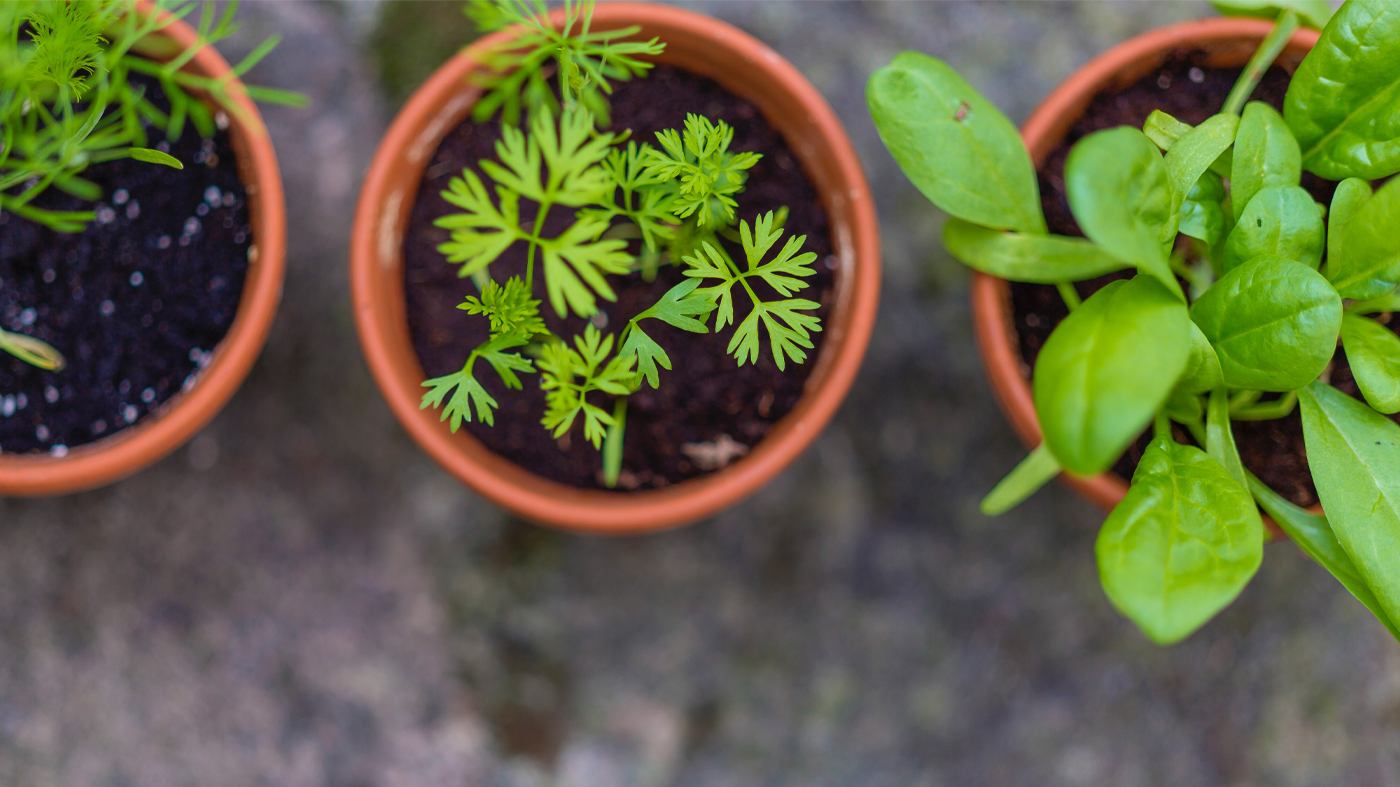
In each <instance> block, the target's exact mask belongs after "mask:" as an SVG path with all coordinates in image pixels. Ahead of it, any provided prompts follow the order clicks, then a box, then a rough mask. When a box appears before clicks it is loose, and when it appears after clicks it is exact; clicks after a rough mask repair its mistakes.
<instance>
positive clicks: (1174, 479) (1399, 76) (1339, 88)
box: [867, 0, 1400, 644]
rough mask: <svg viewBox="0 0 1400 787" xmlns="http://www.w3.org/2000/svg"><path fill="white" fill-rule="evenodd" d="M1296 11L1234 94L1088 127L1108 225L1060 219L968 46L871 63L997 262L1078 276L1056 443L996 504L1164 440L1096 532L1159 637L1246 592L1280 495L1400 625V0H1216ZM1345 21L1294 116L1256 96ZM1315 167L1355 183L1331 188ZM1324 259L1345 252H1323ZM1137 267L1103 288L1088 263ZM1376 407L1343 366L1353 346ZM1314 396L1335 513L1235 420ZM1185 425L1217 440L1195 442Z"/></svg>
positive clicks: (1278, 26) (1309, 415)
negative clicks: (1270, 466)
mask: <svg viewBox="0 0 1400 787" xmlns="http://www.w3.org/2000/svg"><path fill="white" fill-rule="evenodd" d="M1216 5H1217V7H1219V8H1221V9H1222V10H1223V11H1225V12H1227V13H1244V14H1248V15H1255V16H1267V17H1269V18H1273V19H1275V20H1276V22H1275V26H1274V29H1273V31H1272V33H1270V35H1269V36H1268V37H1267V39H1266V40H1265V41H1264V42H1263V44H1262V45H1261V47H1260V48H1259V50H1258V52H1257V53H1256V54H1255V56H1254V58H1253V59H1252V60H1251V62H1250V63H1249V65H1248V66H1247V67H1246V68H1245V70H1244V72H1243V74H1242V75H1241V77H1240V80H1239V83H1238V84H1237V85H1236V86H1235V89H1234V90H1233V91H1232V93H1231V94H1230V97H1229V98H1228V99H1227V102H1226V104H1225V106H1224V108H1223V110H1222V111H1221V113H1220V114H1218V115H1215V116H1214V117H1211V118H1210V119H1208V120H1207V121H1205V122H1204V123H1201V124H1200V125H1198V126H1195V127H1191V126H1189V125H1186V124H1184V123H1181V122H1179V121H1178V120H1176V119H1175V118H1172V117H1170V116H1168V115H1165V114H1164V113H1161V112H1156V113H1154V114H1153V115H1152V116H1151V118H1149V119H1148V121H1147V123H1146V125H1145V127H1144V128H1143V129H1141V130H1139V129H1136V128H1128V127H1122V128H1116V129H1111V130H1107V131H1101V132H1098V133H1095V134H1092V135H1090V136H1087V137H1085V138H1084V139H1083V140H1081V141H1080V142H1079V143H1078V144H1077V145H1076V146H1075V147H1074V149H1073V150H1072V151H1071V153H1070V156H1069V159H1068V161H1067V164H1066V167H1065V187H1066V191H1067V193H1068V197H1069V202H1070V207H1071V209H1072V211H1073V213H1074V216H1075V218H1076V219H1077V220H1078V222H1079V224H1080V226H1081V227H1082V228H1083V230H1084V233H1085V235H1086V236H1087V238H1068V237H1057V236H1053V235H1049V234H1047V230H1046V225H1045V221H1044V217H1043V215H1042V213H1041V209H1040V197H1039V193H1038V188H1037V181H1036V174H1035V169H1034V167H1033V165H1032V162H1031V159H1030V156H1029V155H1028V154H1027V152H1026V150H1025V148H1024V147H1023V145H1022V143H1021V140H1020V137H1019V136H1018V134H1017V132H1016V129H1015V127H1014V126H1012V124H1011V123H1010V122H1009V121H1008V120H1007V119H1006V118H1005V117H1004V116H1003V115H1002V114H1001V113H1000V112H998V111H997V110H996V108H995V107H993V106H992V105H991V104H990V103H988V102H987V101H986V100H985V99H983V98H982V97H981V96H980V95H978V94H977V92H976V91H975V90H974V89H973V88H972V87H971V86H970V85H968V84H967V83H966V82H965V81H963V80H962V79H961V78H960V77H958V75H957V74H955V73H954V72H953V71H952V70H951V69H950V68H949V67H948V66H947V65H945V64H944V63H942V62H940V61H938V60H936V59H934V58H931V57H927V56H925V55H922V54H918V53H913V52H906V53H904V54H901V55H899V56H898V57H897V58H895V60H894V62H893V64H892V65H891V66H889V67H887V68H884V69H881V70H880V71H878V72H877V73H876V74H875V75H874V76H873V77H872V78H871V80H870V83H869V86H868V89H867V99H868V103H869V107H870V111H871V114H872V115H873V117H874V119H875V122H876V125H877V126H878V127H879V130H880V134H881V136H882V138H883V139H884V142H885V144H886V146H887V147H888V148H889V150H890V152H891V153H892V154H893V155H894V157H895V160H896V161H897V162H898V163H899V164H900V166H901V167H902V168H903V170H904V172H905V174H906V175H908V177H909V178H910V180H911V181H913V183H914V185H915V186H917V187H918V188H919V189H920V190H921V191H922V192H923V193H924V194H925V195H926V196H927V197H928V198H929V199H930V200H932V201H933V202H934V204H936V205H937V206H938V207H939V208H941V209H942V210H944V211H946V212H947V213H948V214H949V215H950V218H949V219H948V222H947V225H946V227H945V230H944V241H945V244H946V246H947V248H948V250H949V251H950V252H951V253H952V254H953V255H954V256H955V257H957V258H958V259H960V260H962V261H963V262H965V263H966V264H967V265H969V266H971V267H972V268H975V269H977V270H980V271H983V272H986V273H989V274H992V275H995V276H1000V277H1002V278H1006V279H1011V280H1015V281H1022V282H1034V283H1042V284H1053V285H1057V286H1058V287H1059V289H1060V291H1061V293H1063V296H1064V300H1065V302H1066V305H1067V306H1068V307H1069V309H1070V310H1071V311H1070V314H1069V316H1068V317H1067V318H1066V319H1064V320H1063V321H1062V322H1061V323H1060V324H1059V326H1058V327H1056V328H1055V330H1054V333H1053V334H1052V335H1051V336H1050V338H1049V339H1048V340H1047V341H1046V343H1045V345H1044V347H1043V349H1042V350H1041V352H1040V355H1039V357H1038V358H1037V360H1036V365H1035V373H1034V379H1033V398H1034V402H1035V409H1036V415H1037V416H1038V418H1039V421H1040V425H1041V428H1042V430H1043V432H1044V436H1045V437H1044V441H1043V442H1042V444H1041V445H1040V446H1039V447H1037V448H1036V449H1035V450H1034V451H1033V452H1031V454H1030V456H1029V457H1028V458H1027V459H1026V460H1025V461H1024V462H1022V463H1021V465H1020V466H1018V467H1017V468H1016V469H1015V470H1013V471H1012V473H1011V474H1010V475H1009V476H1007V478H1006V479H1005V480H1004V481H1002V482H1001V483H1000V484H999V485H998V486H997V487H996V488H995V489H993V490H992V492H991V493H990V494H989V495H988V496H987V498H986V499H985V500H984V501H983V504H982V507H983V510H984V511H985V512H987V513H989V514H995V513H1000V512H1002V511H1005V510H1007V509H1009V508H1011V507H1012V506H1014V505H1015V504H1017V503H1018V502H1020V501H1021V500H1022V499H1024V498H1025V497H1027V496H1029V495H1030V494H1032V493H1033V492H1034V491H1035V490H1036V489H1038V488H1039V487H1040V486H1042V485H1043V484H1044V483H1045V482H1047V481H1048V480H1049V479H1050V478H1052V477H1054V476H1055V475H1057V474H1058V473H1060V472H1061V471H1066V472H1069V473H1073V474H1076V475H1081V476H1089V475H1095V474H1098V473H1101V472H1104V471H1105V470H1107V469H1108V468H1109V467H1111V466H1112V464H1113V463H1114V461H1115V460H1116V459H1117V458H1118V457H1119V456H1120V455H1121V454H1122V453H1123V451H1124V449H1126V448H1127V447H1128V445H1129V444H1131V443H1132V442H1133V441H1135V440H1136V439H1137V438H1138V436H1139V435H1140V434H1141V433H1142V432H1143V431H1144V429H1145V428H1148V427H1149V426H1150V428H1151V430H1152V435H1153V437H1152V441H1151V444H1150V446H1149V447H1148V448H1147V450H1146V452H1145V454H1144V455H1143V457H1142V460H1141V461H1140V462H1139V464H1138V468H1137V472H1136V473H1135V474H1134V476H1133V478H1132V485H1131V488H1130V490H1129V492H1128V494H1127V496H1126V497H1125V498H1124V499H1123V501H1122V502H1121V503H1120V504H1119V505H1118V506H1117V507H1116V508H1115V509H1114V510H1113V512H1112V513H1111V514H1110V515H1109V517H1108V519H1107V521H1106V522H1105V523H1104V526H1103V529H1102V531H1101V532H1100V535H1099V539H1098V544H1097V549H1096V551H1097V556H1098V565H1099V574H1100V578H1101V580H1102V582H1103V586H1104V590H1105V591H1106V593H1107V595H1108V597H1109V600H1110V601H1112V602H1113V604H1114V605H1115V606H1116V607H1117V608H1118V609H1119V610H1120V611H1122V612H1123V613H1124V614H1126V615H1127V616H1128V617H1130V618H1132V619H1133V620H1134V621H1135V622H1136V623H1137V624H1138V625H1139V626H1140V627H1141V628H1142V630H1143V631H1144V632H1146V633H1147V635H1148V636H1149V637H1151V638H1152V639H1154V640H1155V641H1157V642H1159V643H1164V644H1165V643H1171V642H1175V641H1178V640H1180V639H1182V638H1184V637H1186V636H1188V635H1189V634H1190V633H1192V632H1193V631H1194V630H1196V629H1197V628H1198V627H1200V626H1201V625H1203V624H1204V623H1205V622H1206V621H1207V620H1209V619H1210V618H1211V617H1212V616H1213V615H1214V614H1215V613H1216V612H1218V611H1219V610H1220V609H1221V608H1223V607H1224V606H1226V605H1227V604H1229V603H1230V601H1232V600H1233V599H1234V598H1235V596H1237V595H1238V594H1239V592H1240V591H1241V590H1242V589H1243V587H1244V586H1245V584H1246V583H1247V582H1248V581H1249V579H1250V578H1251V577H1252V576H1253V575H1254V573H1255V571H1256V570H1257V568H1258V566H1259V563H1260V560H1261V558H1262V550H1263V543H1264V533H1265V531H1264V528H1263V525H1262V522H1261V516H1260V509H1263V511H1264V512H1266V513H1268V514H1269V515H1270V516H1272V517H1273V518H1274V519H1275V520H1276V521H1277V522H1278V524H1279V526H1280V527H1281V528H1282V529H1283V530H1284V532H1286V533H1287V534H1288V535H1289V536H1290V537H1291V538H1292V539H1293V540H1294V541H1295V542H1297V543H1298V544H1299V545H1300V546H1301V547H1302V548H1303V549H1304V550H1305V551H1306V552H1307V553H1308V554H1310V555H1312V556H1313V557H1314V558H1316V559H1317V561H1318V562H1319V563H1321V564H1322V565H1323V566H1324V567H1325V568H1327V570H1329V571H1330V572H1332V574H1333V575H1334V576H1336V577H1337V578H1338V579H1339V580H1340V581H1341V582H1342V583H1343V584H1344V585H1345V586H1346V587H1347V589H1348V590H1350V591H1351V592H1352V593H1353V594H1354V595H1355V596H1356V597H1357V598H1358V599H1359V600H1361V602H1362V603H1364V604H1365V605H1366V606H1367V607H1368V608H1369V609H1370V610H1371V611H1372V612H1373V613H1374V614H1375V615H1376V617H1377V618H1378V619H1379V620H1380V621H1381V622H1382V623H1383V624H1384V625H1385V626H1386V627H1387V628H1388V629H1389V630H1390V631H1391V633H1392V634H1395V635H1396V636H1397V637H1400V628H1397V625H1400V426H1397V424H1396V423H1395V421H1394V420H1392V419H1391V418H1388V417H1387V415H1389V414H1394V413H1396V412H1397V411H1400V338H1397V336H1396V334H1395V333H1394V332H1393V331H1392V330H1391V329H1390V328H1388V327H1386V326H1385V324H1386V323H1387V322H1388V321H1389V320H1390V314H1391V312H1393V311H1396V310H1398V309H1400V233H1397V232H1396V227H1397V226H1400V179H1396V180H1391V181H1390V182H1388V183H1386V184H1385V185H1383V186H1381V187H1380V188H1379V189H1374V190H1373V187H1372V183H1371V182H1372V181H1375V180H1379V179H1383V178H1387V177H1389V176H1391V175H1394V174H1395V173H1396V172H1400V126H1397V124H1396V122H1395V120H1394V119H1395V118H1396V117H1397V116H1400V7H1397V6H1396V5H1395V4H1394V3H1393V2H1391V0H1349V2H1347V3H1346V4H1345V5H1343V6H1342V7H1341V9H1340V10H1339V11H1338V12H1337V13H1336V15H1335V16H1331V18H1330V20H1329V15H1330V12H1331V9H1330V8H1329V6H1328V4H1327V3H1325V2H1317V1H1308V0H1292V1H1290V0H1266V1H1264V2H1259V1H1256V0H1229V2H1226V1H1225V0H1218V2H1217V3H1216ZM1300 23H1302V24H1309V25H1313V26H1317V27H1322V28H1323V29H1322V34H1321V40H1320V41H1319V42H1318V44H1317V46H1316V47H1315V48H1314V49H1313V50H1312V52H1311V54H1309V55H1308V56H1307V58H1306V59H1305V60H1304V61H1303V62H1302V64H1301V65H1300V66H1299V68H1298V69H1297V72H1296V73H1295V74H1294V76H1293V79H1292V82H1291V84H1290V86H1289V88H1288V93H1287V98H1286V101H1285V104H1284V111H1283V113H1282V114H1280V113H1279V112H1277V111H1275V110H1274V109H1273V108H1272V107H1270V106H1268V105H1267V104H1263V103H1259V102H1255V103H1246V101H1247V98H1248V96H1249V95H1250V94H1251V93H1252V92H1253V90H1254V88H1255V86H1256V85H1257V84H1258V81H1259V80H1260V78H1261V77H1262V75H1263V73H1264V71H1265V70H1266V69H1267V68H1268V66H1269V65H1270V64H1272V63H1273V61H1274V59H1275V58H1276V57H1277V56H1278V54H1279V52H1280V51H1281V50H1282V48H1283V46H1284V44H1285V43H1286V42H1287V40H1288V39H1289V37H1290V36H1291V35H1292V33H1293V32H1294V31H1295V30H1296V29H1297V28H1298V26H1299V24H1300ZM1303 170H1307V171H1309V172H1312V173H1314V174H1316V175H1319V176H1321V177H1323V178H1327V179H1331V180H1339V181H1341V183H1340V185H1339V186H1338V187H1337V190H1336V196H1335V197H1334V198H1333V199H1332V202H1331V204H1330V205H1321V204H1318V203H1316V202H1314V201H1313V199H1312V197H1311V196H1309V194H1308V192H1307V191H1304V190H1303V189H1302V188H1301V187H1300V185H1299V184H1300V178H1301V173H1302V171H1303ZM1324 259H1325V264H1324ZM1118 270H1128V271H1135V272H1136V275H1134V276H1133V277H1132V278H1131V279H1128V280H1124V281H1114V282H1112V283H1110V284H1108V285H1107V286H1105V287H1103V288H1102V289H1100V290H1099V291H1098V292H1096V293H1094V294H1093V295H1092V296H1091V297H1089V298H1088V299H1086V300H1084V301H1083V302H1082V303H1081V302H1080V298H1079V295H1078V293H1077V291H1076V290H1075V289H1074V287H1073V283H1074V282H1076V281H1082V280H1085V279H1090V278H1094V277H1097V276H1101V275H1104V274H1107V273H1111V272H1114V271H1118ZM1339 340H1340V343H1341V344H1342V346H1343V347H1344V348H1345V350H1346V354H1347V359H1348V361H1349V362H1350V364H1351V368H1352V370H1353V372H1354V374H1355V377H1356V380H1357V382H1358V384H1359V387H1360V389H1361V392H1362V394H1363V395H1364V397H1365V402H1364V403H1363V402H1360V401H1357V400H1356V399H1353V398H1351V397H1349V396H1347V395H1345V394H1343V393H1341V392H1340V391H1338V390H1337V389H1336V388H1333V387H1331V386H1330V385H1329V384H1328V380H1329V376H1330V374H1331V362H1332V358H1333V355H1334V353H1335V351H1336V348H1337V346H1338V342H1339ZM1295 408H1301V410H1302V422H1303V431H1304V436H1305V441H1306V446H1307V456H1308V461H1309V464H1310V468H1311V472H1312V477H1313V481H1314V482H1315V484H1316V486H1317V491H1318V495H1319V497H1320V498H1321V501H1322V505H1323V508H1324V509H1325V510H1326V516H1322V515H1318V514H1313V513H1310V512H1307V511H1304V510H1302V509H1300V508H1298V507H1297V506H1295V505H1293V504H1292V503H1290V502H1289V501H1287V500H1285V499H1284V498H1283V497H1282V496H1280V495H1279V494H1277V493H1276V492H1274V491H1273V490H1271V489H1269V488H1268V487H1267V486H1265V485H1264V484H1263V483H1261V482H1260V481H1259V480H1258V479H1257V478H1255V477H1254V476H1253V475H1252V474H1250V473H1249V471H1247V470H1246V469H1245V468H1244V467H1243V466H1242V464H1241V461H1240V456H1239V453H1238V451H1237V450H1236V446H1235V441H1234V436H1233V433H1232V425H1233V423H1235V422H1238V421H1248V420H1264V419H1274V418H1282V417H1284V416H1286V415H1289V414H1290V413H1292V412H1293V410H1294V409H1295ZM1173 423H1175V424H1180V425H1181V426H1182V427H1184V433H1186V434H1189V435H1190V437H1191V441H1190V442H1193V443H1194V445H1192V444H1189V443H1183V442H1178V440H1177V439H1176V437H1175V436H1174V434H1173V431H1174V430H1173V427H1172V425H1173Z"/></svg>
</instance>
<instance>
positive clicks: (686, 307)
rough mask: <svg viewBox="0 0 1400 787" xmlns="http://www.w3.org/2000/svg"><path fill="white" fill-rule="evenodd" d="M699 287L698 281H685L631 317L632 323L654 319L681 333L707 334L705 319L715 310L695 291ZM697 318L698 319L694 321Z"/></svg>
mask: <svg viewBox="0 0 1400 787" xmlns="http://www.w3.org/2000/svg"><path fill="white" fill-rule="evenodd" d="M699 286H700V280H699V279H687V280H685V281H683V282H681V283H680V284H677V285H676V286H674V287H672V288H671V289H669V290H667V291H666V294H665V295H662V296H661V300H659V301H657V302H656V303H654V304H652V306H651V308H649V309H647V310H646V311H644V312H642V313H641V314H638V315H637V316H636V317H633V318H632V320H633V322H640V321H641V320H643V319H645V318H647V317H654V318H656V319H658V320H661V321H662V322H664V323H667V324H668V325H674V326H675V327H677V328H680V329H681V330H683V331H690V332H691V333H708V332H709V329H708V328H706V327H705V319H706V318H707V317H708V316H709V314H710V312H712V311H714V310H715V304H714V302H713V301H711V300H710V299H709V297H708V296H706V295H705V294H704V293H698V292H696V291H695V290H696V288H698V287H699ZM697 317H698V318H699V319H696V318H697ZM666 368H668V369H669V368H670V367H669V366H668V367H666Z"/></svg>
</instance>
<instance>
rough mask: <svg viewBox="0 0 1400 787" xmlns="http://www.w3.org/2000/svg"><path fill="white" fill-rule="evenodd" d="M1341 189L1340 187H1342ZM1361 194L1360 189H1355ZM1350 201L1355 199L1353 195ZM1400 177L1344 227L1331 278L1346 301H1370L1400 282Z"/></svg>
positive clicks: (1384, 188)
mask: <svg viewBox="0 0 1400 787" xmlns="http://www.w3.org/2000/svg"><path fill="white" fill-rule="evenodd" d="M1339 190H1340V187H1339ZM1356 190H1357V192H1358V193H1359V191H1360V189H1359V188H1356ZM1351 199H1355V197H1354V196H1353V197H1352V198H1351ZM1397 226H1400V178H1396V179H1394V180H1392V181H1390V182H1389V183H1387V184H1385V185H1384V186H1382V187H1381V188H1380V190H1379V191H1377V192H1376V194H1375V196H1373V197H1371V198H1370V199H1369V200H1366V201H1365V202H1363V203H1362V204H1361V205H1360V206H1358V207H1356V209H1355V212H1354V213H1353V214H1352V216H1351V219H1350V220H1349V221H1347V222H1346V223H1345V225H1344V226H1343V228H1342V237H1341V240H1340V244H1341V248H1340V252H1341V253H1340V255H1338V259H1337V260H1335V261H1334V262H1333V264H1332V265H1329V266H1328V271H1330V272H1331V275H1330V276H1329V278H1330V279H1331V280H1332V284H1333V286H1335V287H1336V288H1337V292H1340V293H1341V294H1342V297H1344V298H1355V299H1357V300H1367V299H1370V298H1378V297H1380V296H1382V295H1385V294H1386V293H1388V292H1390V291H1391V290H1393V289H1395V284H1396V282H1400V232H1396V231H1395V228H1396V227H1397Z"/></svg>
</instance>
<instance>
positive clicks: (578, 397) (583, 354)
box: [539, 324, 637, 448]
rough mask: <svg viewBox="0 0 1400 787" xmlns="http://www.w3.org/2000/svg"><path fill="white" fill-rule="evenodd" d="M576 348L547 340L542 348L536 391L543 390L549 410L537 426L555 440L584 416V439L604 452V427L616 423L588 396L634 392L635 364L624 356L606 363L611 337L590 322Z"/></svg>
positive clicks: (577, 339)
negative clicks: (541, 427) (548, 431)
mask: <svg viewBox="0 0 1400 787" xmlns="http://www.w3.org/2000/svg"><path fill="white" fill-rule="evenodd" d="M574 346H575V347H576V348H577V349H573V348H570V347H569V345H567V344H565V343H563V342H551V343H549V344H546V345H545V346H544V351H543V353H542V354H541V355H540V359H539V364H540V387H541V388H543V389H544V391H545V405H546V406H547V408H548V410H547V411H546V412H545V415H544V419H543V420H542V421H541V423H543V424H544V427H545V428H546V429H549V430H550V431H551V432H553V434H554V436H555V437H562V436H563V435H564V433H565V432H568V431H569V428H570V427H572V426H573V425H574V420H575V419H576V418H577V417H578V416H579V414H580V413H582V414H583V436H584V437H585V438H586V439H587V440H588V441H589V442H590V443H592V444H593V447H594V448H602V444H603V438H604V437H605V436H606V435H607V430H608V427H611V426H615V425H616V424H617V420H616V419H615V418H613V416H612V415H610V414H608V412H607V411H606V410H603V409H602V408H601V407H598V406H597V405H595V404H593V403H591V402H589V401H588V394H590V393H593V392H595V391H597V392H601V393H605V394H611V395H613V396H626V395H628V394H630V393H632V391H633V390H634V389H633V387H632V382H633V380H634V379H635V377H636V374H637V372H636V360H635V359H634V358H628V357H622V356H616V357H614V358H612V359H609V358H608V356H609V355H611V354H612V348H613V337H612V336H611V335H609V336H607V337H603V335H602V334H601V333H600V332H599V331H598V329H597V328H596V327H594V326H593V325H592V324H590V325H589V326H588V328H586V329H585V330H584V333H583V336H575V337H574Z"/></svg>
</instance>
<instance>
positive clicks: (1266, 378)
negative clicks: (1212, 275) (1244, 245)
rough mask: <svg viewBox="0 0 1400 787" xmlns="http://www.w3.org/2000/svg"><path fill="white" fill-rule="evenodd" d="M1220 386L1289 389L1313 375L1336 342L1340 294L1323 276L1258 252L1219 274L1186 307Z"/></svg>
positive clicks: (1340, 308) (1298, 265) (1339, 322)
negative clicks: (1209, 349) (1211, 355)
mask: <svg viewBox="0 0 1400 787" xmlns="http://www.w3.org/2000/svg"><path fill="white" fill-rule="evenodd" d="M1191 319H1192V320H1193V321H1194V322H1195V323H1196V325H1197V326H1199V327H1200V329H1201V333H1203V334H1205V337H1206V338H1207V339H1208V340H1210V343H1211V346H1213V347H1214V348H1215V354H1216V356H1217V357H1219V359H1220V368H1221V372H1222V373H1223V375H1224V377H1225V384H1226V385H1228V386H1229V387H1231V388H1244V389H1251V390H1258V391H1292V390H1295V389H1297V388H1302V387H1303V386H1305V385H1307V384H1308V383H1309V382H1311V381H1313V380H1315V379H1317V376H1318V375H1319V374H1322V370H1323V369H1325V368H1327V362H1328V361H1330V360H1332V355H1333V353H1334V351H1335V350H1336V346H1337V334H1338V333H1339V332H1340V331H1341V327H1342V299H1341V298H1340V297H1338V295H1337V292H1336V290H1333V289H1332V285H1330V284H1328V283H1327V280H1326V279H1324V278H1322V274H1320V273H1318V272H1317V271H1315V270H1313V269H1312V268H1309V267H1307V266H1306V265H1302V264H1300V263H1297V262H1293V261H1292V260H1285V259H1282V258H1279V257H1259V258H1257V259H1255V260H1252V261H1250V262H1247V263H1245V264H1244V265H1241V266H1239V267H1238V268H1235V269H1234V270H1232V271H1230V272H1229V273H1227V274H1225V275H1224V276H1222V277H1221V278H1220V281H1218V282H1216V283H1215V286H1213V287H1211V288H1210V289H1209V290H1207V291H1206V293H1205V295H1203V296H1201V298H1200V300H1198V301H1196V302H1195V303H1194V304H1192V306H1191Z"/></svg>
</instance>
